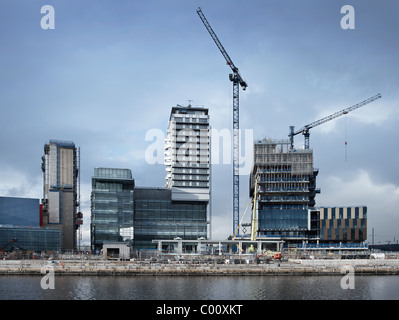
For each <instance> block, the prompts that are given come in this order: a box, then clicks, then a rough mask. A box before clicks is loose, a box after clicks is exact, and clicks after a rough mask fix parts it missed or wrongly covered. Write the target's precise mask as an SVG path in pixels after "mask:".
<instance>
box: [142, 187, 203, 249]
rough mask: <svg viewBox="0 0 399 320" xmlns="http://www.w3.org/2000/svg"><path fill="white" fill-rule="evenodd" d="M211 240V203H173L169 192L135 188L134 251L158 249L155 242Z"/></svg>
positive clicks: (162, 189)
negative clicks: (208, 222) (209, 208)
mask: <svg viewBox="0 0 399 320" xmlns="http://www.w3.org/2000/svg"><path fill="white" fill-rule="evenodd" d="M206 236H207V202H204V201H172V191H171V190H170V189H165V188H135V191H134V248H135V249H136V250H138V249H155V248H156V244H154V243H152V240H164V239H166V240H168V239H169V240H170V239H175V238H181V239H185V240H197V239H198V238H206Z"/></svg>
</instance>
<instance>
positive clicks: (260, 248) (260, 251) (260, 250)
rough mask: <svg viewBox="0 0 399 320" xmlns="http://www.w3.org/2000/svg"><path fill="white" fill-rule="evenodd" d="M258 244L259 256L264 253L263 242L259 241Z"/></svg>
mask: <svg viewBox="0 0 399 320" xmlns="http://www.w3.org/2000/svg"><path fill="white" fill-rule="evenodd" d="M257 246H258V256H260V255H261V254H262V242H261V241H258V244H257Z"/></svg>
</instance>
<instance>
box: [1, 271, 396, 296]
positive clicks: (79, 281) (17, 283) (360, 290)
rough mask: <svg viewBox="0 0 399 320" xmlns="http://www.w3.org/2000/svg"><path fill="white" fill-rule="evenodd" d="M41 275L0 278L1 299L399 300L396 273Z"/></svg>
mask: <svg viewBox="0 0 399 320" xmlns="http://www.w3.org/2000/svg"><path fill="white" fill-rule="evenodd" d="M40 279H41V277H40V276H2V277H0V299H2V300H7V299H18V300H28V299H29V300H35V299H40V300H57V299H62V300H169V299H174V300H302V299H306V300H319V299H322V300H380V299H394V300H397V299H399V276H355V289H353V290H351V289H347V290H344V289H342V288H341V282H340V281H341V277H340V276H232V277H230V276H194V277H189V276H184V277H175V276H141V277H137V276H136V277H124V276H104V277H96V276H87V277H85V276H58V277H56V281H55V289H54V290H50V289H48V290H43V289H42V288H41V286H40Z"/></svg>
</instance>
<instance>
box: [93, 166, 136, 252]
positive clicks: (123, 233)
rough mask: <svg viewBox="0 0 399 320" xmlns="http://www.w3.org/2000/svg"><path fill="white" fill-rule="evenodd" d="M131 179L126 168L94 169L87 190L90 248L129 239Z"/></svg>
mask: <svg viewBox="0 0 399 320" xmlns="http://www.w3.org/2000/svg"><path fill="white" fill-rule="evenodd" d="M133 190H134V179H133V177H132V172H131V170H130V169H117V168H95V169H94V176H93V177H92V193H91V226H90V228H91V248H92V249H93V250H99V249H102V247H103V244H105V243H115V242H126V243H127V244H128V245H132V241H133Z"/></svg>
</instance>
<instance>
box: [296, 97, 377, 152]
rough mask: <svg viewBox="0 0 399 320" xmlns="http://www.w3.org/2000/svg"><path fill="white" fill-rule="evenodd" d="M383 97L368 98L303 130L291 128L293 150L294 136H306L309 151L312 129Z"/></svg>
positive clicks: (306, 145)
mask: <svg viewBox="0 0 399 320" xmlns="http://www.w3.org/2000/svg"><path fill="white" fill-rule="evenodd" d="M381 97H382V96H381V94H379V93H378V94H376V95H375V96H372V97H371V98H368V99H366V100H364V101H362V102H360V103H358V104H355V105H353V106H351V107H349V108H346V109H343V110H341V111H338V112H335V113H333V114H331V115H329V116H327V117H324V118H322V119H320V120H317V121H314V122H312V123H310V124H307V125H306V126H304V127H302V128H301V129H299V130H297V131H295V127H294V126H290V133H289V135H288V136H289V137H290V143H291V149H293V148H294V136H296V135H297V134H299V133H302V134H303V135H304V137H305V144H304V148H305V149H309V136H310V133H309V130H310V129H312V128H314V127H317V126H319V125H321V124H323V123H326V122H328V121H330V120H333V119H335V118H338V117H340V116H342V115H344V114H348V113H349V112H350V111H353V110H355V109H358V108H360V107H363V106H365V105H366V104H368V103H370V102H373V101H375V100H377V99H379V98H381Z"/></svg>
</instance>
